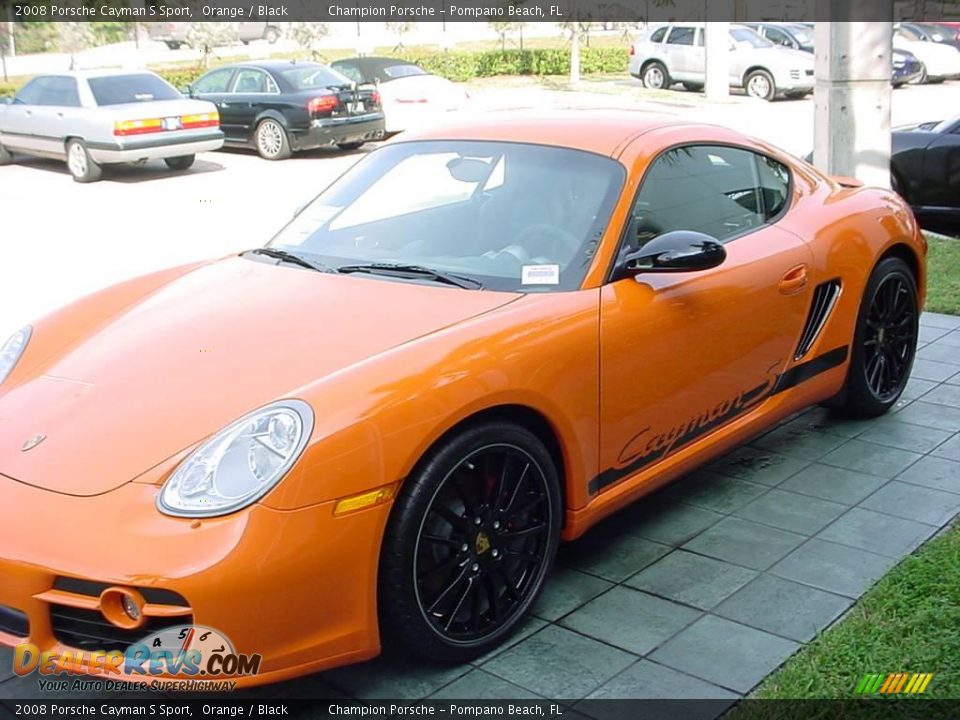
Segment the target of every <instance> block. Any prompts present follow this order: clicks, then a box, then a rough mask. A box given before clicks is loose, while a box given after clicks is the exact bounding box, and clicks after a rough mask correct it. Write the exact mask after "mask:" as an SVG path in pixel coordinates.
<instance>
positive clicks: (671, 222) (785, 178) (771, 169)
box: [627, 145, 790, 248]
mask: <svg viewBox="0 0 960 720" xmlns="http://www.w3.org/2000/svg"><path fill="white" fill-rule="evenodd" d="M789 186H790V178H789V171H788V170H787V168H786V167H785V166H783V165H782V164H781V163H778V162H777V161H775V160H773V159H772V158H766V157H764V156H760V155H757V154H756V153H754V152H752V151H750V150H746V149H741V148H732V147H726V146H721V145H691V146H686V147H680V148H673V149H671V150H668V151H667V152H665V153H663V154H662V155H661V156H660V157H659V158H657V160H656V161H654V163H653V165H652V166H651V167H650V169H649V170H647V173H646V176H645V177H644V179H643V185H642V187H641V189H640V193H639V194H638V196H637V200H636V203H635V205H634V208H633V213H632V218H631V221H630V228H629V232H628V240H627V241H628V243H629V246H630V247H631V248H637V247H640V246H642V245H643V244H644V243H646V242H648V241H649V240H652V239H653V238H655V237H657V236H658V235H662V234H663V233H666V232H670V231H672V230H694V231H697V232H702V233H706V234H707V235H711V236H712V237H715V238H716V239H717V240H719V241H720V242H725V241H727V240H730V239H732V238H734V237H737V236H739V235H742V234H744V233H746V232H749V231H750V230H753V229H756V228H758V227H760V226H762V225H764V224H765V223H766V222H767V220H768V219H769V218H772V217H773V216H775V215H776V214H778V213H779V212H780V211H781V210H782V209H783V208H784V207H785V205H786V203H787V201H788V194H789Z"/></svg>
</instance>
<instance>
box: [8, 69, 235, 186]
mask: <svg viewBox="0 0 960 720" xmlns="http://www.w3.org/2000/svg"><path fill="white" fill-rule="evenodd" d="M222 145H223V133H222V132H221V131H220V115H219V113H218V112H217V108H216V106H215V105H213V103H209V102H205V101H203V100H191V99H189V98H185V97H184V96H183V95H181V94H180V93H179V92H178V91H177V90H175V89H174V88H173V87H171V86H170V85H169V84H167V83H166V82H165V81H164V80H163V79H162V78H160V77H159V76H157V75H154V74H153V73H151V72H146V71H137V72H122V71H116V70H88V71H83V72H68V73H57V74H51V75H40V76H38V77H35V78H33V79H32V80H30V81H29V82H28V83H27V84H26V85H24V86H23V87H22V88H20V90H19V91H18V92H17V94H16V95H15V96H14V98H13V99H12V100H8V101H7V102H5V103H0V165H7V164H9V163H11V162H13V160H14V153H23V154H26V155H36V156H39V157H49V158H57V159H61V160H66V162H67V168H68V169H69V170H70V174H71V175H73V179H74V180H76V181H77V182H92V181H94V180H99V179H100V174H101V166H103V165H106V164H108V163H141V162H146V161H147V160H161V159H162V160H164V161H165V162H166V164H167V165H168V166H169V167H170V168H171V169H173V170H186V169H187V168H189V167H190V166H191V165H192V164H193V160H194V156H195V155H196V154H197V153H200V152H208V151H210V150H217V149H219V148H220V147H221V146H222Z"/></svg>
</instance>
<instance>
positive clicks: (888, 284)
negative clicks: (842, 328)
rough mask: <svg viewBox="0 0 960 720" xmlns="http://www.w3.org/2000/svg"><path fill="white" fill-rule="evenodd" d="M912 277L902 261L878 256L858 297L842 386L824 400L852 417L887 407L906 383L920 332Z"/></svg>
mask: <svg viewBox="0 0 960 720" xmlns="http://www.w3.org/2000/svg"><path fill="white" fill-rule="evenodd" d="M919 321H920V312H919V306H918V294H917V281H916V279H915V278H914V275H913V271H912V270H911V269H910V266H909V265H907V263H906V262H904V261H903V260H902V259H900V258H898V257H888V258H885V259H884V260H881V261H880V262H879V263H878V264H877V266H876V268H874V270H873V272H872V273H871V275H870V279H869V280H868V281H867V287H866V289H865V290H864V293H863V297H862V299H861V301H860V310H859V313H858V315H857V325H856V329H855V332H854V338H853V345H852V349H851V353H850V365H849V368H848V370H847V379H846V382H845V384H844V387H843V390H841V392H840V394H839V395H837V396H836V397H835V398H832V399H831V400H829V401H827V402H826V403H825V404H826V405H827V406H828V407H831V408H833V409H835V410H837V411H839V412H840V413H842V414H844V415H848V416H852V417H861V418H870V417H876V416H878V415H882V414H883V413H885V412H887V411H888V410H889V409H890V408H892V407H893V406H894V405H895V404H896V402H897V400H899V399H900V395H901V394H902V393H903V389H904V387H906V384H907V380H909V377H910V370H911V369H912V367H913V359H914V356H915V355H916V351H917V339H918V336H919Z"/></svg>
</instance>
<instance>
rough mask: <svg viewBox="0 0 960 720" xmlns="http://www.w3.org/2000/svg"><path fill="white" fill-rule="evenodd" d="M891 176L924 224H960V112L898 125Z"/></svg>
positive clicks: (895, 133)
mask: <svg viewBox="0 0 960 720" xmlns="http://www.w3.org/2000/svg"><path fill="white" fill-rule="evenodd" d="M891 176H892V177H891V183H892V184H893V189H894V190H896V191H897V192H898V193H900V195H901V196H902V197H903V198H904V199H905V200H906V201H907V202H909V203H910V205H911V207H913V210H914V212H915V213H916V214H917V217H918V218H919V219H920V221H921V223H923V224H924V225H925V226H934V225H949V226H951V227H960V115H958V116H956V117H954V118H953V119H951V120H944V121H943V122H928V123H921V124H920V125H913V126H909V127H901V128H896V129H895V130H894V132H893V156H892V159H891Z"/></svg>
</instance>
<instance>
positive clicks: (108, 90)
mask: <svg viewBox="0 0 960 720" xmlns="http://www.w3.org/2000/svg"><path fill="white" fill-rule="evenodd" d="M87 83H88V84H89V85H90V92H92V93H93V99H94V100H96V102H97V105H99V106H101V107H102V106H104V105H125V104H127V103H137V102H151V101H153V100H179V99H180V98H182V97H183V96H182V95H181V94H180V93H178V92H177V91H176V90H174V89H173V87H172V86H171V85H168V84H167V83H166V82H165V81H163V80H161V79H160V78H158V77H157V76H156V75H152V74H150V73H138V74H136V75H105V76H103V77H93V78H89V79H88V80H87Z"/></svg>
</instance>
